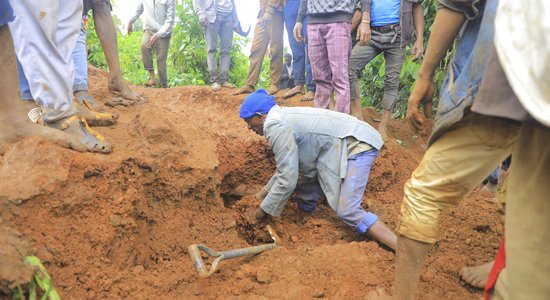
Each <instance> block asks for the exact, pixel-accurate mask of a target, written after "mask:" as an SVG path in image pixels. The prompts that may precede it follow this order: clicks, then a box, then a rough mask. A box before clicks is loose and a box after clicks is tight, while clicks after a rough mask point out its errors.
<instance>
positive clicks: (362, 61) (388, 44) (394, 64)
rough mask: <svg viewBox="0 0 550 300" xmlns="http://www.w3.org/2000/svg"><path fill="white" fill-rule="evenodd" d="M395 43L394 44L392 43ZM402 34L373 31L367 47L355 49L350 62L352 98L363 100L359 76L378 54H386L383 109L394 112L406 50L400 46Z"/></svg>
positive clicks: (356, 47)
mask: <svg viewBox="0 0 550 300" xmlns="http://www.w3.org/2000/svg"><path fill="white" fill-rule="evenodd" d="M392 41H393V42H392ZM399 41H400V33H399V30H397V32H394V31H391V32H388V33H380V32H378V31H375V30H372V37H371V40H370V41H369V42H368V43H367V45H365V46H360V45H359V44H357V45H355V47H353V50H352V51H351V59H350V62H349V80H350V94H351V96H350V98H351V99H354V100H359V99H361V92H360V89H359V79H358V76H357V74H358V73H359V72H361V71H362V70H363V69H364V68H365V66H366V65H367V64H368V63H369V62H370V61H371V60H373V59H374V58H375V57H376V56H378V54H380V53H384V59H385V60H386V74H385V75H384V96H383V98H382V107H383V108H384V109H387V110H392V109H393V107H394V106H395V103H396V102H397V90H398V88H399V74H401V67H402V66H403V59H404V57H405V50H404V49H402V48H401V45H400V42H399Z"/></svg>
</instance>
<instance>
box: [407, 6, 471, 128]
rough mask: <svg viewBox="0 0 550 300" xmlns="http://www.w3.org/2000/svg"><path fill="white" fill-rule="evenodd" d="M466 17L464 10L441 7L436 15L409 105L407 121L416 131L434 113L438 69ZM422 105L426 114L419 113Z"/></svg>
mask: <svg viewBox="0 0 550 300" xmlns="http://www.w3.org/2000/svg"><path fill="white" fill-rule="evenodd" d="M465 19H466V18H465V16H464V14H463V13H461V12H458V11H454V10H451V9H448V8H440V9H438V10H437V13H436V14H435V19H434V23H433V25H432V32H431V33H430V39H429V40H428V47H427V48H426V55H425V56H424V60H423V61H422V64H421V65H420V68H419V70H418V78H417V79H416V82H415V84H414V88H413V90H412V92H411V95H410V97H409V103H408V106H407V121H408V122H409V125H410V126H411V127H412V128H413V129H414V130H419V129H420V128H421V127H422V124H423V123H424V121H425V117H430V116H431V110H432V96H433V92H434V90H435V87H434V85H433V76H434V72H435V69H436V68H437V66H438V65H439V63H440V62H441V60H442V59H443V57H445V54H446V53H447V51H448V50H449V48H450V47H451V45H452V42H453V41H454V39H455V37H456V35H457V34H458V32H459V31H460V28H461V27H462V25H463V24H464V21H465ZM420 104H424V115H422V114H420V112H419V109H418V107H419V106H420Z"/></svg>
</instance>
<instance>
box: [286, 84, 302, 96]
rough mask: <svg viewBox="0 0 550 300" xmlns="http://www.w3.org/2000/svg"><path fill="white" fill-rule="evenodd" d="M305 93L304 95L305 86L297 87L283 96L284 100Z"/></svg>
mask: <svg viewBox="0 0 550 300" xmlns="http://www.w3.org/2000/svg"><path fill="white" fill-rule="evenodd" d="M303 93H304V86H302V85H297V86H295V87H293V88H292V89H290V90H288V91H286V92H285V93H284V94H283V98H289V97H292V96H294V95H298V94H303Z"/></svg>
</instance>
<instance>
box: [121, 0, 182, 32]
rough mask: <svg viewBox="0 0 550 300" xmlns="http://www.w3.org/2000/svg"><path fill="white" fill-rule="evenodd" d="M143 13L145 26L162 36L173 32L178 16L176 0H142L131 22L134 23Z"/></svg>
mask: <svg viewBox="0 0 550 300" xmlns="http://www.w3.org/2000/svg"><path fill="white" fill-rule="evenodd" d="M141 14H143V26H144V27H145V29H147V30H150V31H152V32H154V33H155V34H157V35H158V36H159V37H160V38H165V37H168V36H170V35H171V34H172V28H173V27H174V22H175V16H176V2H175V1H174V0H141V1H139V4H138V6H137V8H136V13H135V14H134V16H133V17H132V18H130V22H132V23H134V22H135V21H136V20H137V19H138V18H139V16H141Z"/></svg>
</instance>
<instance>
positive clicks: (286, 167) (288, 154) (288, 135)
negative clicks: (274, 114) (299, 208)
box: [260, 122, 299, 217]
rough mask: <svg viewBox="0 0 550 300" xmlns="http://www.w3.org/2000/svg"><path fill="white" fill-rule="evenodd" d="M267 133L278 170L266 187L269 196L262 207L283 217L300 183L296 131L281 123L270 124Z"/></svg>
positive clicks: (272, 213) (271, 213)
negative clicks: (286, 206) (283, 212)
mask: <svg viewBox="0 0 550 300" xmlns="http://www.w3.org/2000/svg"><path fill="white" fill-rule="evenodd" d="M265 132H266V138H267V140H268V142H269V144H270V145H271V148H272V151H273V153H274V154H275V162H276V164H277V170H276V171H275V175H273V177H272V178H271V180H270V181H269V183H268V185H266V190H267V191H268V194H267V196H266V197H265V198H264V200H263V202H262V203H261V204H260V207H261V208H262V210H263V211H265V212H266V213H268V214H270V215H272V216H275V217H277V216H280V215H281V213H282V211H283V209H284V207H285V205H286V203H287V202H288V199H289V198H290V195H291V194H292V192H293V191H294V189H295V188H296V184H297V182H298V173H299V157H298V145H297V144H296V140H295V139H294V131H293V130H292V129H291V128H289V127H288V126H286V125H284V124H282V123H280V122H273V123H271V124H268V125H267V126H266V128H265Z"/></svg>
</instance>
